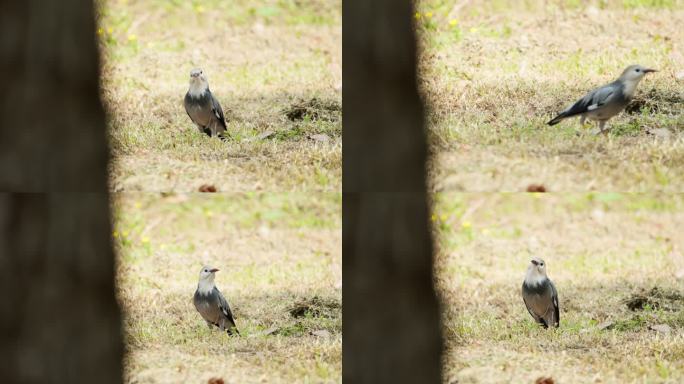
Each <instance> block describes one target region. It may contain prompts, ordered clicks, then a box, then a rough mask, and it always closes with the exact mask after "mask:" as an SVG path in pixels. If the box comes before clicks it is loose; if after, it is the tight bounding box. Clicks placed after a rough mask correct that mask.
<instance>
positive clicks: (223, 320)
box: [192, 265, 240, 335]
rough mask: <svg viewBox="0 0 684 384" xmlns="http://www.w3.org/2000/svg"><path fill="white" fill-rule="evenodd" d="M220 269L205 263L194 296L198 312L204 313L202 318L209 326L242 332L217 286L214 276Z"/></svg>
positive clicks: (231, 332)
mask: <svg viewBox="0 0 684 384" xmlns="http://www.w3.org/2000/svg"><path fill="white" fill-rule="evenodd" d="M216 272H218V269H216V268H213V267H210V266H208V265H205V266H204V267H202V269H201V270H200V274H199V283H198V284H197V290H196V291H195V296H194V297H193V300H192V301H193V303H194V304H195V308H196V309H197V312H199V313H200V315H202V318H203V319H204V320H205V321H206V322H207V326H208V327H209V328H211V327H212V325H213V326H216V327H218V328H219V329H220V330H221V331H225V332H227V333H228V334H229V335H232V334H233V333H236V334H238V335H239V334H240V332H238V329H237V326H236V325H235V319H234V318H233V313H232V312H231V311H230V307H229V306H228V302H227V301H226V298H225V297H223V295H222V294H221V291H219V290H218V288H216V285H215V284H214V277H215V274H216Z"/></svg>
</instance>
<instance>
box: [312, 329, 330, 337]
mask: <svg viewBox="0 0 684 384" xmlns="http://www.w3.org/2000/svg"><path fill="white" fill-rule="evenodd" d="M310 333H311V335H313V336H318V337H323V338H328V337H330V336H331V335H330V331H328V330H326V329H319V330H316V331H311V332H310Z"/></svg>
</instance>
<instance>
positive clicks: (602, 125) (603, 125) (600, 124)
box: [599, 120, 606, 133]
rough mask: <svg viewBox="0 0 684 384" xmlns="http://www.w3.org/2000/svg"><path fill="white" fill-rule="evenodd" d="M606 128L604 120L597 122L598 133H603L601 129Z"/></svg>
mask: <svg viewBox="0 0 684 384" xmlns="http://www.w3.org/2000/svg"><path fill="white" fill-rule="evenodd" d="M605 126H606V121H605V120H599V132H600V133H605V131H604V130H603V128H604V127H605Z"/></svg>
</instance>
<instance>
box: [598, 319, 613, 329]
mask: <svg viewBox="0 0 684 384" xmlns="http://www.w3.org/2000/svg"><path fill="white" fill-rule="evenodd" d="M614 325H615V323H614V322H612V321H610V320H607V321H604V322H603V323H601V324H599V325H598V329H599V330H601V331H603V330H606V329H611V328H613V326H614Z"/></svg>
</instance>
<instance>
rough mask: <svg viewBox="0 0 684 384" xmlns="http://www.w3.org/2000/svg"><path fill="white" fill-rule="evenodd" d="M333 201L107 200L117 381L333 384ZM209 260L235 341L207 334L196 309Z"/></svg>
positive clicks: (336, 311) (336, 308)
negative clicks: (119, 368) (121, 341)
mask: <svg viewBox="0 0 684 384" xmlns="http://www.w3.org/2000/svg"><path fill="white" fill-rule="evenodd" d="M340 203H341V196H340V194H325V193H320V194H312V195H310V196H304V195H302V194H296V193H283V194H276V193H268V194H258V193H257V194H255V193H246V194H242V193H234V194H190V195H176V194H172V195H168V196H166V197H164V196H161V195H154V194H149V193H139V194H134V193H127V194H117V195H115V202H114V206H115V215H116V218H115V228H116V231H115V233H114V237H115V244H116V248H117V251H118V252H117V253H118V255H119V267H118V286H119V300H120V302H121V305H122V307H123V310H124V313H125V316H124V330H125V338H126V347H127V350H128V353H127V357H126V364H125V369H126V377H125V381H126V382H128V383H206V382H207V380H208V379H210V378H212V377H222V378H223V379H224V380H225V381H226V382H227V383H229V382H230V383H257V382H259V383H261V382H268V383H294V382H316V383H318V382H340V381H341V376H342V373H341V370H342V361H341V360H342V309H341V299H342V291H341V284H342V283H341V281H342V280H341V279H342V276H341V257H342V256H341V253H342V250H341V249H342V246H341V230H340V223H341V218H340V211H339V207H340ZM205 263H206V264H210V265H213V266H215V267H217V268H219V269H220V272H218V273H217V278H216V283H217V286H218V287H219V289H221V291H222V292H223V293H224V295H225V296H226V298H227V299H228V302H229V303H230V305H231V307H232V309H233V313H234V314H235V316H236V322H237V325H238V327H239V330H240V332H241V334H242V336H240V337H230V336H228V335H227V334H225V333H221V332H220V331H218V330H217V329H211V330H210V329H208V328H207V327H206V324H205V323H204V321H203V320H202V319H201V317H200V316H199V315H198V314H197V313H196V311H195V309H194V307H193V304H192V295H193V293H194V290H195V288H196V286H197V276H198V273H199V269H200V267H201V266H202V265H203V264H205ZM295 308H297V309H298V311H295V312H292V310H293V309H295ZM317 331H319V332H320V331H323V332H321V333H319V334H318V335H316V334H312V332H317Z"/></svg>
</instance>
